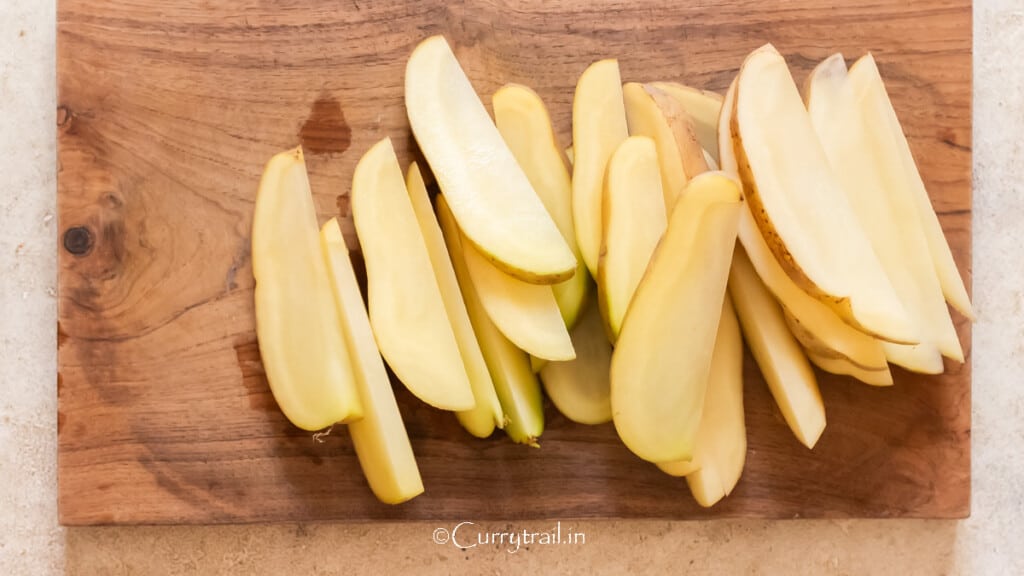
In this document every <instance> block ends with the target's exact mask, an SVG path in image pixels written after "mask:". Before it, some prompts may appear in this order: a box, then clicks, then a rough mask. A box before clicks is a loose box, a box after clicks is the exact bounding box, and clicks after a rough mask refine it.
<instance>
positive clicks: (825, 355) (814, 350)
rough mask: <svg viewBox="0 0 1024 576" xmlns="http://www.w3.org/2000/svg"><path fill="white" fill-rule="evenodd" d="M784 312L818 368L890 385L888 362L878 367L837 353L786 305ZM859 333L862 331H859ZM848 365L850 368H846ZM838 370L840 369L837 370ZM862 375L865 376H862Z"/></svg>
mask: <svg viewBox="0 0 1024 576" xmlns="http://www.w3.org/2000/svg"><path fill="white" fill-rule="evenodd" d="M783 314H784V315H785V318H786V325H787V326H789V331H790V332H792V333H793V337H794V338H796V341H797V342H799V343H800V345H801V346H803V349H804V351H805V352H806V353H807V358H808V359H809V360H810V361H811V363H812V364H814V365H815V366H817V367H818V368H821V369H822V370H824V371H826V372H831V373H832V374H846V375H850V376H853V377H855V378H857V379H858V380H860V381H861V382H863V383H865V384H870V385H872V386H888V385H891V384H892V371H891V370H889V365H888V364H882V365H880V366H877V367H868V366H863V365H860V364H857V363H855V362H854V361H853V360H851V359H850V358H848V357H846V356H844V355H842V354H839V353H837V352H836V351H835V350H834V349H833V348H832V347H831V346H829V345H828V344H827V343H826V342H824V341H822V340H819V339H818V338H817V337H816V336H815V335H814V334H813V333H811V331H810V330H808V329H807V328H805V327H804V326H803V324H801V323H800V321H799V320H797V319H796V317H795V316H793V314H792V313H790V312H789V310H785V306H783ZM837 320H838V319H837ZM844 326H845V324H844ZM858 334H860V333H859V332H858ZM869 338H870V337H869ZM872 341H873V342H875V343H876V344H878V345H879V346H881V343H879V342H878V341H877V340H872ZM881 358H882V360H884V359H885V355H884V351H883V353H882V357H881ZM820 360H834V362H821V361H820ZM847 366H849V368H846V367H847ZM836 370H840V371H838V372H837V371H836ZM861 376H864V377H863V378H862V377H861Z"/></svg>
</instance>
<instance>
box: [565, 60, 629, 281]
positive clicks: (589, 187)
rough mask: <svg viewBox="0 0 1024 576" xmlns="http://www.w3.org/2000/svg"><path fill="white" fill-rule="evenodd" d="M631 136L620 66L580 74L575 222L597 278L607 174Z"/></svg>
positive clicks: (601, 65) (575, 107)
mask: <svg viewBox="0 0 1024 576" xmlns="http://www.w3.org/2000/svg"><path fill="white" fill-rule="evenodd" d="M628 137H629V131H628V129H627V127H626V110H625V106H624V104H623V101H622V80H621V79H620V77H619V63H618V61H616V60H601V61H599V62H595V63H594V64H591V65H590V67H589V68H587V69H586V70H585V71H584V72H583V75H582V76H580V79H579V82H577V84H576V94H575V97H574V98H573V103H572V139H573V171H572V210H573V224H574V225H575V227H576V242H577V244H578V245H579V248H580V254H582V255H583V261H584V262H585V263H586V264H587V269H589V270H590V275H591V276H593V277H594V278H597V268H598V258H599V256H600V252H601V197H602V194H603V190H604V175H605V170H606V169H607V166H608V160H609V159H610V158H611V157H612V154H613V153H614V152H615V150H616V149H617V148H618V147H619V144H621V143H622V142H623V141H624V140H625V139H626V138H628Z"/></svg>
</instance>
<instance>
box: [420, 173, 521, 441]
mask: <svg viewBox="0 0 1024 576" xmlns="http://www.w3.org/2000/svg"><path fill="white" fill-rule="evenodd" d="M406 188H408V190H409V200H410V201H411V202H412V208H413V211H414V212H415V213H416V220H417V221H418V222H419V226H420V231H421V232H422V233H423V240H424V241H425V242H426V245H427V253H428V255H429V256H430V263H431V265H432V266H433V268H434V275H435V277H436V278H437V285H438V287H439V288H440V289H441V298H442V299H443V300H444V308H445V312H447V314H448V320H449V321H450V322H451V325H452V332H453V333H454V334H455V341H456V343H457V344H458V346H459V352H460V353H461V354H462V362H463V364H464V366H465V368H466V375H467V376H468V377H469V383H470V385H471V386H472V388H473V398H474V400H475V401H476V405H475V406H474V407H473V408H472V409H471V410H464V411H460V412H456V414H455V416H456V417H457V418H458V420H459V423H460V424H462V427H463V428H465V429H466V430H467V431H468V432H469V433H470V434H472V435H474V436H476V437H478V438H487V437H488V436H490V435H491V434H492V433H493V432H494V427H495V426H497V427H499V428H500V427H501V426H502V425H503V422H504V420H505V415H504V413H502V411H501V403H499V402H498V395H497V394H495V392H494V382H492V381H491V375H490V373H489V372H488V371H487V364H486V363H485V362H484V355H483V353H482V352H480V344H479V343H478V342H477V339H476V334H475V333H474V332H473V325H472V324H471V323H470V321H469V314H468V313H467V312H466V303H465V302H464V301H463V300H462V292H461V291H459V282H458V280H457V279H456V277H455V270H454V269H453V268H452V262H451V260H450V259H449V256H448V249H447V248H446V247H445V244H444V236H443V235H442V234H441V227H440V226H439V225H438V224H437V218H436V217H435V216H434V208H433V207H432V206H431V205H430V197H429V196H428V195H427V187H426V185H425V184H424V183H423V175H422V174H420V170H419V167H418V166H417V165H416V163H415V162H413V163H412V164H411V165H410V166H409V171H408V173H407V174H406Z"/></svg>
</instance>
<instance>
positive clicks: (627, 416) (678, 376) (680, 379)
mask: <svg viewBox="0 0 1024 576" xmlns="http://www.w3.org/2000/svg"><path fill="white" fill-rule="evenodd" d="M739 208H740V188H739V183H738V182H736V181H735V180H734V179H733V178H732V177H730V176H728V175H726V174H724V173H721V172H706V173H704V174H701V175H700V176H697V177H696V178H694V179H693V180H691V181H690V184H689V185H688V186H687V188H686V190H685V191H684V193H683V194H682V195H681V196H680V199H679V201H678V203H677V204H676V207H675V209H673V211H672V215H671V217H670V219H669V224H668V229H667V231H666V232H665V235H664V236H663V237H662V239H661V242H659V243H658V247H657V248H656V249H655V251H654V255H653V257H652V258H651V262H650V264H648V266H647V271H646V272H645V273H644V276H643V279H641V281H640V285H639V286H638V287H637V290H636V293H635V294H634V296H633V300H632V302H631V303H630V306H629V310H628V312H627V313H626V318H625V320H624V322H623V324H622V331H621V333H620V334H619V339H618V343H617V345H616V347H615V351H614V352H613V353H612V368H611V392H612V418H613V421H614V422H615V429H616V431H617V432H618V434H619V437H620V438H621V439H622V441H623V443H625V445H626V447H627V448H629V449H630V450H631V451H633V453H634V454H636V455H637V456H639V457H641V458H643V459H644V460H648V461H650V462H655V463H658V462H673V461H677V460H689V459H691V458H692V456H693V450H694V442H695V440H696V435H697V430H698V426H699V424H700V416H701V412H702V411H703V409H704V393H705V391H706V389H707V382H708V373H709V371H710V369H711V355H712V350H713V348H714V343H715V337H716V334H717V332H718V321H719V319H720V317H721V306H722V300H723V299H724V298H725V285H726V279H727V278H728V275H729V264H730V262H731V261H732V250H733V245H734V244H735V241H736V226H737V218H738V217H739Z"/></svg>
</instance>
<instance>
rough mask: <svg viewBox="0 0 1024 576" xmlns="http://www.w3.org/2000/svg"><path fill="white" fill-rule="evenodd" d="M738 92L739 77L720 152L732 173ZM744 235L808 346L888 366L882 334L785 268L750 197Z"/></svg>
mask: <svg viewBox="0 0 1024 576" xmlns="http://www.w3.org/2000/svg"><path fill="white" fill-rule="evenodd" d="M735 94H736V82H735V81H734V82H733V83H732V85H731V86H730V87H729V91H728V92H727V93H726V96H725V105H724V106H723V108H722V117H721V124H720V125H719V142H720V150H719V158H720V159H721V161H722V169H723V170H724V171H725V172H728V173H731V174H736V173H738V170H739V168H738V166H737V163H736V156H735V153H734V148H733V141H732V132H731V126H732V111H733V102H734V101H735ZM739 240H740V243H741V244H742V245H743V248H744V250H745V251H746V253H747V256H748V257H749V258H750V261H751V263H753V265H754V269H755V270H757V274H758V276H759V277H760V278H761V281H762V282H764V284H765V285H766V286H767V287H768V289H769V290H771V292H772V294H774V295H775V298H777V299H778V301H779V303H780V304H781V305H782V307H783V308H784V309H785V310H786V311H787V312H788V313H789V314H791V315H792V316H793V319H794V320H795V321H796V322H797V323H798V324H799V326H801V327H802V328H803V331H802V333H798V334H795V335H796V336H797V339H798V340H800V342H801V344H803V345H804V347H805V348H807V347H810V348H812V349H814V350H817V351H818V353H819V354H822V355H826V356H830V357H838V358H845V359H846V360H848V361H849V362H851V363H853V364H856V365H858V366H860V367H862V368H864V369H865V370H868V371H885V372H888V371H889V365H888V363H887V362H886V358H885V350H884V349H883V348H882V345H881V344H880V343H879V342H878V341H877V340H875V339H874V338H872V337H871V336H868V335H867V334H864V333H863V332H861V331H859V330H857V329H856V328H854V327H852V326H850V325H849V324H847V323H845V322H843V320H842V319H841V318H839V316H838V315H836V313H835V311H833V310H832V309H830V308H829V307H828V306H826V305H825V303H823V302H821V301H820V300H818V299H817V298H814V297H813V296H811V295H809V294H807V293H806V292H804V291H803V289H802V288H800V287H799V286H797V285H796V283H795V282H793V280H792V279H791V278H790V277H789V276H788V275H787V274H786V271H785V270H784V269H783V268H782V266H781V265H780V264H779V262H778V261H777V260H776V259H775V255H774V254H773V253H772V251H771V248H769V247H768V243H767V242H765V240H764V237H763V236H761V231H760V230H758V228H757V223H756V222H755V221H754V216H753V214H751V212H750V206H749V205H748V204H746V203H745V204H744V205H743V208H741V209H740V226H739ZM802 335H806V338H802ZM812 343H813V344H812Z"/></svg>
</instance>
